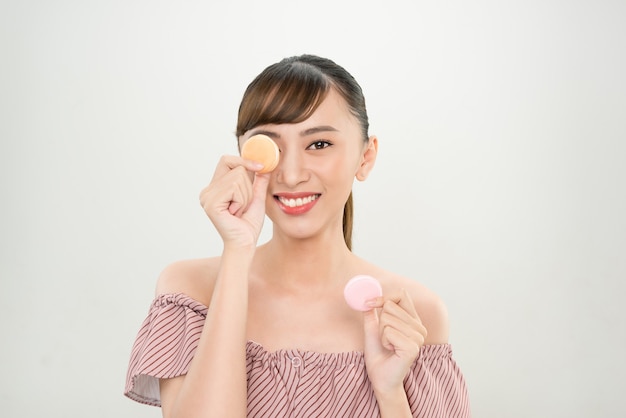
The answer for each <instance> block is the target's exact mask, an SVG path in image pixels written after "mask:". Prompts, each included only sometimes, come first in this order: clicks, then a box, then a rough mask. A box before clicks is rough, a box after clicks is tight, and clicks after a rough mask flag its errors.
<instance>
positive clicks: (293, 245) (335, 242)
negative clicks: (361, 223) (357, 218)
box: [259, 235, 355, 290]
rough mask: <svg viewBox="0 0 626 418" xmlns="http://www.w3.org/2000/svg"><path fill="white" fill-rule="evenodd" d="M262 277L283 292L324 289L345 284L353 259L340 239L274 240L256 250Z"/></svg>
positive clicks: (277, 238) (279, 238)
mask: <svg viewBox="0 0 626 418" xmlns="http://www.w3.org/2000/svg"><path fill="white" fill-rule="evenodd" d="M259 255H260V256H261V257H262V259H263V264H264V270H265V268H267V270H265V271H267V272H268V274H266V275H265V277H266V278H267V279H268V280H269V281H272V282H275V283H276V284H280V285H281V286H282V287H286V288H298V289H303V290H306V289H312V288H318V289H320V288H327V287H329V286H335V285H337V284H342V283H344V282H345V279H346V277H344V276H346V275H349V273H350V271H351V266H352V264H353V262H354V259H355V256H354V255H353V254H352V252H350V250H349V249H348V247H347V246H346V244H345V241H344V239H343V235H340V236H339V238H337V237H333V238H332V239H329V238H328V237H324V238H322V237H317V238H308V239H302V240H297V239H291V238H284V237H277V236H274V237H273V238H272V239H271V240H270V241H269V242H268V243H267V244H265V245H263V246H262V247H260V248H259Z"/></svg>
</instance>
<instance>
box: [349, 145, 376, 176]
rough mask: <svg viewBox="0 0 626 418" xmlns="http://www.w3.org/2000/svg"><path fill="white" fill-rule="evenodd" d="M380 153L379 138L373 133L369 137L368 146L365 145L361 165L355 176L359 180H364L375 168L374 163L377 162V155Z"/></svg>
mask: <svg viewBox="0 0 626 418" xmlns="http://www.w3.org/2000/svg"><path fill="white" fill-rule="evenodd" d="M377 155H378V138H376V136H374V135H372V136H370V137H369V140H368V141H367V146H366V147H365V151H364V152H363V156H362V158H361V164H360V165H359V167H358V169H357V171H356V174H355V177H356V179H357V180H359V181H364V180H365V179H366V178H367V176H368V175H369V173H370V171H372V168H374V163H375V162H376V156H377Z"/></svg>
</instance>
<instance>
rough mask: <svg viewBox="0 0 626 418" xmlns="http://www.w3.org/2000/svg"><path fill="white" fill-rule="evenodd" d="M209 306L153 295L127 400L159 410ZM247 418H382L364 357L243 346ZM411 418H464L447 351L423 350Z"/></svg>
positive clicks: (460, 386)
mask: <svg viewBox="0 0 626 418" xmlns="http://www.w3.org/2000/svg"><path fill="white" fill-rule="evenodd" d="M206 313H207V307H206V306H205V305H203V304H201V303H199V302H198V301H196V300H194V299H192V298H190V297H189V296H186V295H184V294H173V295H160V296H157V297H156V299H155V300H154V301H153V303H152V305H151V306H150V311H149V313H148V316H147V318H146V319H145V321H144V322H143V324H142V326H141V329H140V330H139V333H138V335H137V339H136V340H135V343H134V345H133V349H132V353H131V358H130V363H129V366H128V373H127V378H126V389H125V392H124V394H125V395H126V396H128V397H129V398H131V399H133V400H135V401H138V402H142V403H146V404H149V405H155V406H160V396H159V379H160V378H172V377H176V376H180V375H183V374H185V373H186V372H187V370H188V367H189V363H190V362H191V359H192V358H193V355H194V352H195V350H196V347H197V345H198V340H199V339H200V333H201V332H202V326H203V324H204V319H205V317H206ZM246 352H247V356H246V357H247V373H248V417H255V418H258V417H292V418H309V417H351V418H352V417H354V418H370V417H379V416H380V413H379V411H378V404H377V403H376V398H375V396H374V393H373V391H372V387H371V385H370V382H369V380H368V378H367V372H366V371H365V360H364V357H363V353H362V352H356V351H354V352H344V353H317V352H310V351H301V350H296V349H293V350H278V351H274V352H269V351H266V350H265V349H264V348H263V347H262V346H261V345H259V344H257V343H255V342H252V341H249V342H248V343H247V347H246ZM404 386H405V390H406V393H407V397H408V399H409V403H410V406H411V411H412V412H413V416H414V417H423V418H435V417H436V418H440V417H441V418H444V417H445V418H456V417H458V418H467V417H470V408H469V399H468V394H467V388H466V385H465V380H464V379H463V375H462V374H461V371H460V370H459V368H458V366H457V364H456V363H455V361H454V359H453V358H452V349H451V347H450V345H447V344H446V345H426V346H423V347H422V349H421V352H420V355H419V356H418V358H417V359H416V360H415V362H414V364H413V365H412V367H411V369H410V371H409V373H408V374H407V376H406V378H405V381H404Z"/></svg>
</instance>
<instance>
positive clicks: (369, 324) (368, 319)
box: [363, 309, 382, 353]
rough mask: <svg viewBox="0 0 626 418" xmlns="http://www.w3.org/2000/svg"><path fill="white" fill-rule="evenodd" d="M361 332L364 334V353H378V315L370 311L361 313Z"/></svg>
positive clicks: (379, 346) (374, 310)
mask: <svg viewBox="0 0 626 418" xmlns="http://www.w3.org/2000/svg"><path fill="white" fill-rule="evenodd" d="M363 330H364V334H365V352H366V353H378V352H380V351H381V349H382V346H381V340H380V333H379V322H378V313H377V312H376V309H372V310H369V311H366V312H364V313H363Z"/></svg>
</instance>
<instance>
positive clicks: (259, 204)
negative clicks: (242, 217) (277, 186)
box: [246, 173, 270, 221]
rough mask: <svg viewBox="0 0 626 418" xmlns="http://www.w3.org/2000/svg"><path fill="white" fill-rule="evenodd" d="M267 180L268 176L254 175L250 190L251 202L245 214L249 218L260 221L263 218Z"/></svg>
mask: <svg viewBox="0 0 626 418" xmlns="http://www.w3.org/2000/svg"><path fill="white" fill-rule="evenodd" d="M269 179H270V175H269V174H258V173H257V174H255V176H254V183H253V184H252V190H251V202H250V205H249V207H248V208H247V209H246V212H247V213H248V214H249V216H250V217H256V218H257V219H260V220H261V221H262V220H263V217H264V216H265V199H266V196H267V187H268V185H269Z"/></svg>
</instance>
